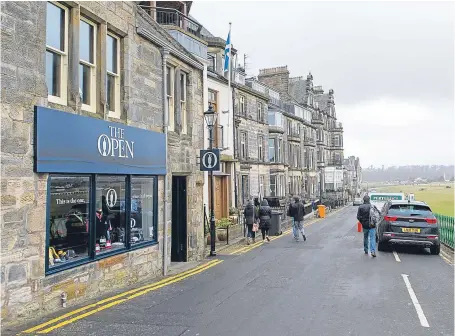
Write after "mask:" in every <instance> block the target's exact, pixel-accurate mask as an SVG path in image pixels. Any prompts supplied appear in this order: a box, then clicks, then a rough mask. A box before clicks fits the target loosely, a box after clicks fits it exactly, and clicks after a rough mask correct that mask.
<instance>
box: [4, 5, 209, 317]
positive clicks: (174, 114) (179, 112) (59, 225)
mask: <svg viewBox="0 0 455 336" xmlns="http://www.w3.org/2000/svg"><path fill="white" fill-rule="evenodd" d="M1 13H2V26H1V30H2V44H1V60H2V66H1V67H2V81H1V85H2V95H1V126H2V139H1V140H2V143H1V158H2V170H1V179H2V181H1V192H2V196H1V204H2V213H1V215H2V224H1V225H2V227H1V239H2V251H1V259H2V268H1V303H2V322H3V325H8V324H11V323H13V322H19V321H22V320H23V319H27V318H36V317H39V316H41V315H44V314H47V313H49V312H52V311H56V310H58V309H61V306H62V304H61V295H62V294H65V295H66V296H67V300H68V301H67V303H68V305H69V306H71V305H74V304H77V303H79V302H81V301H84V300H86V299H88V298H92V297H95V296H99V295H100V294H102V293H105V292H108V291H112V290H115V289H116V288H119V287H122V286H126V285H131V284H133V283H135V282H138V281H141V280H144V279H146V278H150V277H154V276H157V275H159V274H161V273H162V272H163V271H165V269H166V265H168V264H169V262H170V261H171V260H172V261H189V260H198V259H200V258H202V257H203V252H204V247H205V246H204V232H203V208H202V203H203V184H204V176H203V174H202V173H201V172H199V166H198V164H197V156H198V154H199V149H200V148H202V147H203V145H204V143H203V141H204V140H203V134H204V120H203V111H204V101H205V99H204V93H203V92H204V80H203V78H204V65H203V64H202V63H201V61H200V60H199V59H198V58H196V57H195V56H194V55H193V54H192V53H189V52H188V51H187V49H185V48H184V47H182V45H181V44H180V43H178V42H177V40H176V39H175V38H174V37H172V36H171V35H170V34H169V33H168V32H166V30H165V29H163V28H162V27H161V26H160V25H159V24H157V22H156V21H155V19H156V17H153V16H151V15H150V13H148V12H146V11H145V10H144V9H142V8H139V7H138V6H136V4H135V3H134V2H122V1H119V2H80V3H78V2H65V3H60V2H32V1H29V2H2V3H1ZM166 134H167V135H166ZM167 144H168V145H167ZM165 181H167V184H166V183H165ZM166 187H167V188H166ZM166 196H167V197H166ZM171 223H172V224H171ZM165 228H166V229H167V231H165ZM165 247H167V248H166V249H165Z"/></svg>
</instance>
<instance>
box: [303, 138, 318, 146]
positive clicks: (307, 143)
mask: <svg viewBox="0 0 455 336" xmlns="http://www.w3.org/2000/svg"><path fill="white" fill-rule="evenodd" d="M304 144H305V146H316V139H315V138H312V137H305V140H304Z"/></svg>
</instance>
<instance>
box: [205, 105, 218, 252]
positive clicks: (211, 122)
mask: <svg viewBox="0 0 455 336" xmlns="http://www.w3.org/2000/svg"><path fill="white" fill-rule="evenodd" d="M204 118H205V122H206V123H207V128H208V129H209V150H212V149H213V127H215V124H216V113H215V110H214V109H213V106H212V104H211V103H209V109H208V110H207V111H205V112H204ZM213 194H214V185H213V170H210V256H212V257H214V256H216V251H215V212H214V210H213V206H214V204H213V203H214V197H213Z"/></svg>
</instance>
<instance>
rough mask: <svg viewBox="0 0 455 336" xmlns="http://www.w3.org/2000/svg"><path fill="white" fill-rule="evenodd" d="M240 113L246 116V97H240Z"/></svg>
mask: <svg viewBox="0 0 455 336" xmlns="http://www.w3.org/2000/svg"><path fill="white" fill-rule="evenodd" d="M239 110H240V111H239V113H240V114H241V115H243V116H245V115H246V109H245V96H243V95H239Z"/></svg>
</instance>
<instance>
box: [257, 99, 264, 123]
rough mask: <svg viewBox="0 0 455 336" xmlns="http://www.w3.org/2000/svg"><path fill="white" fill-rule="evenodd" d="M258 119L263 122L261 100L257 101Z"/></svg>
mask: <svg viewBox="0 0 455 336" xmlns="http://www.w3.org/2000/svg"><path fill="white" fill-rule="evenodd" d="M257 105H258V121H260V122H264V105H263V104H262V102H258V104H257Z"/></svg>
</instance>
